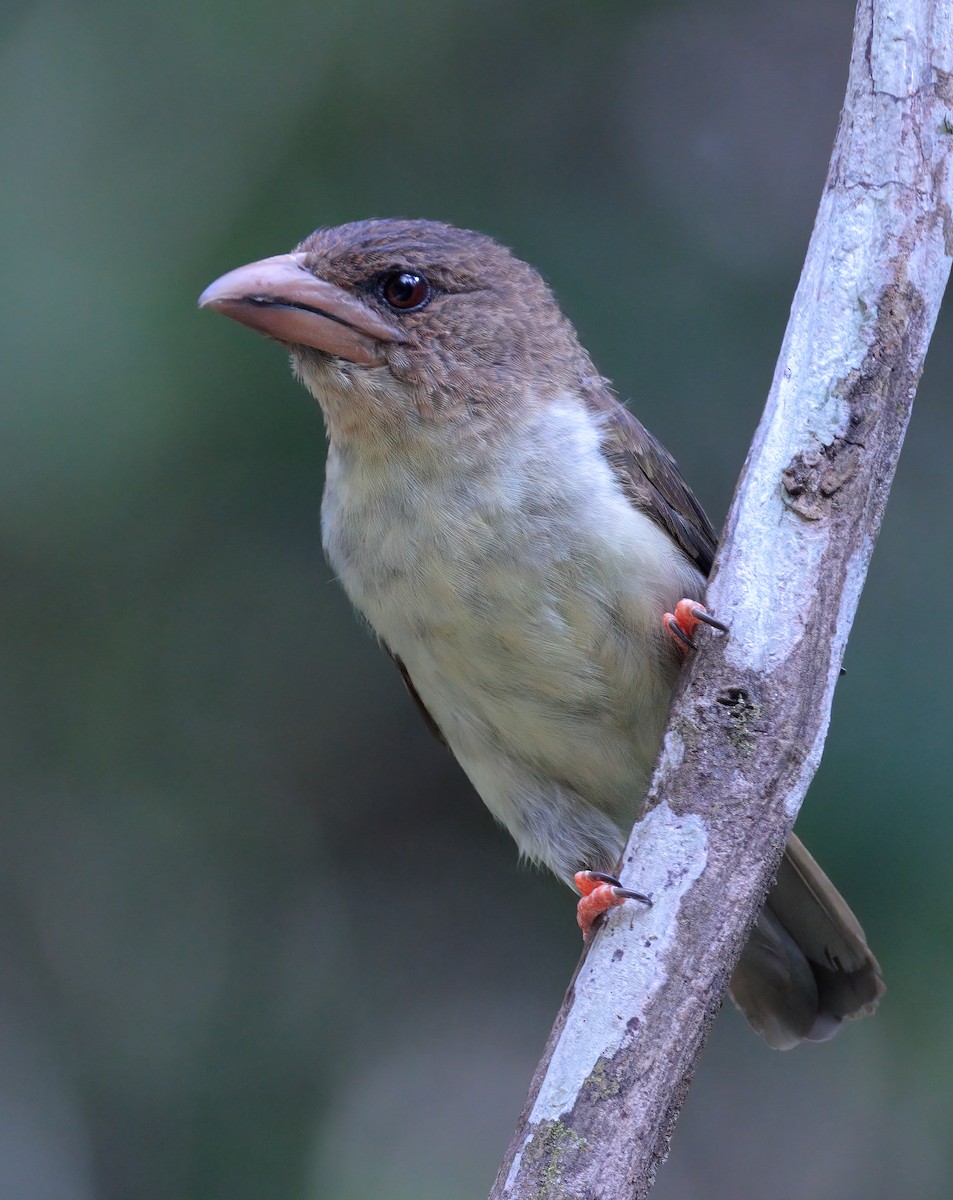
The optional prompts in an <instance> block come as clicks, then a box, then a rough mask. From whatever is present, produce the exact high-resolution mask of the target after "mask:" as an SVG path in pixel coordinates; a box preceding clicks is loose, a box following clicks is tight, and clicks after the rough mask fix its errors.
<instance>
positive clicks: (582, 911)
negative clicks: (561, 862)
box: [573, 871, 652, 942]
mask: <svg viewBox="0 0 953 1200" xmlns="http://www.w3.org/2000/svg"><path fill="white" fill-rule="evenodd" d="M573 878H574V879H575V881H576V887H577V888H578V889H579V890H580V892H582V896H581V898H580V900H579V903H578V904H577V905H576V921H577V922H578V924H579V928H580V929H581V930H582V937H583V941H586V942H588V941H589V939H590V938H591V937H592V932H593V929H594V927H595V923H596V921H597V920H598V918H599V917H601V916H602V914H603V913H604V912H608V911H609V909H610V908H617V907H618V906H619V905H620V904H624V903H625V902H626V900H640V901H641V902H642V903H643V904H647V905H648V906H649V908H651V907H652V899H651V897H650V896H643V895H642V893H641V892H632V891H630V890H629V889H628V888H624V887H623V886H622V884H621V883H620V882H619V880H618V879H616V877H615V876H614V875H605V874H603V872H602V871H577V872H576V874H575V875H574V876H573Z"/></svg>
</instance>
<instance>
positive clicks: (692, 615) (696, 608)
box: [662, 600, 728, 653]
mask: <svg viewBox="0 0 953 1200" xmlns="http://www.w3.org/2000/svg"><path fill="white" fill-rule="evenodd" d="M700 622H704V623H705V624H706V625H710V626H711V627H712V629H720V630H721V632H722V633H727V632H728V626H727V625H726V624H725V623H724V621H719V620H718V618H717V617H713V616H712V615H711V613H710V612H709V611H708V609H707V608H706V607H705V606H704V604H699V603H698V601H697V600H679V602H678V603H677V604H676V605H675V611H674V612H673V613H668V612H667V613H663V614H662V624H663V625H664V626H665V628H666V629H667V630H668V632H669V633H670V634H671V635H672V637H673V638H675V640H676V641H677V642H678V644H679V648H680V649H681V650H682V651H684V652H686V653H687V652H688V651H689V650H694V649H695V642H694V639H693V637H692V634H694V632H695V630H696V629H697V627H698V625H699V623H700Z"/></svg>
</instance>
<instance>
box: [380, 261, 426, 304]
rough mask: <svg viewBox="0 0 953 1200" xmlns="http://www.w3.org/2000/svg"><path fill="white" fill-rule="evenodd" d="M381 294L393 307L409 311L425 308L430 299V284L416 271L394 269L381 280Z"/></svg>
mask: <svg viewBox="0 0 953 1200" xmlns="http://www.w3.org/2000/svg"><path fill="white" fill-rule="evenodd" d="M381 296H383V298H384V300H385V301H386V303H387V304H389V305H390V306H391V308H399V309H400V310H401V311H402V312H409V311H410V310H411V309H413V308H423V306H424V305H425V304H426V303H427V301H428V300H429V299H430V284H429V283H428V282H427V280H426V279H424V277H423V275H418V274H416V272H414V271H394V272H393V274H391V275H385V276H384V278H383V280H382V281H381Z"/></svg>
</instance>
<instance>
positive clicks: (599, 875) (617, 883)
mask: <svg viewBox="0 0 953 1200" xmlns="http://www.w3.org/2000/svg"><path fill="white" fill-rule="evenodd" d="M586 874H587V875H588V876H589V878H590V879H598V880H599V882H600V883H609V884H611V885H612V886H613V887H622V881H621V880H620V879H616V877H615V876H614V875H607V874H606V873H605V871H587V872H586Z"/></svg>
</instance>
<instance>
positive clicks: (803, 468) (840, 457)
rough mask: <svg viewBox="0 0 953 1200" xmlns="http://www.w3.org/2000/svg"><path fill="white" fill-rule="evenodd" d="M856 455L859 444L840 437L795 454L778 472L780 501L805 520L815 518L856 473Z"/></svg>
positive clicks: (826, 509) (815, 519)
mask: <svg viewBox="0 0 953 1200" xmlns="http://www.w3.org/2000/svg"><path fill="white" fill-rule="evenodd" d="M860 454H861V448H860V446H858V445H855V444H854V443H852V442H848V441H847V439H846V438H842V437H836V438H834V440H833V441H832V442H831V443H830V445H828V446H817V447H816V448H815V449H813V450H808V451H800V452H799V453H797V454H795V456H794V457H793V458H792V459H791V461H790V463H789V464H788V465H787V467H786V468H785V469H784V471H783V472H782V474H781V484H782V486H783V488H784V503H785V504H786V505H787V506H788V508H793V509H794V511H795V512H796V513H797V514H798V515H799V516H802V517H804V519H805V520H807V521H819V520H820V519H821V518H822V517H824V516H826V514H827V512H828V509H829V507H830V503H831V499H832V497H833V496H835V495H836V494H837V493H838V492H839V491H840V490H841V488H842V487H843V486H844V484H846V483H848V482H849V481H850V480H851V479H853V477H854V475H855V474H856V473H857V468H858V467H859V466H860Z"/></svg>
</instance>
